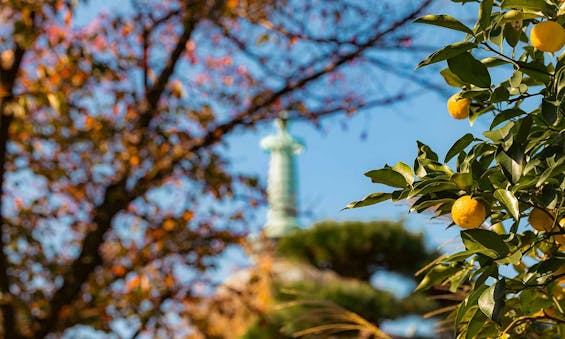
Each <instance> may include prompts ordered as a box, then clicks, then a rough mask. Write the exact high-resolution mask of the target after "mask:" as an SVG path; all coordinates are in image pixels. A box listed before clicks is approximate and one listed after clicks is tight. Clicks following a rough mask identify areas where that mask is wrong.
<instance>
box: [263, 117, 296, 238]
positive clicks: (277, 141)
mask: <svg viewBox="0 0 565 339" xmlns="http://www.w3.org/2000/svg"><path fill="white" fill-rule="evenodd" d="M288 125H289V123H288V117H287V115H286V113H284V112H283V113H281V114H280V117H279V118H278V119H277V120H276V121H275V126H276V128H277V131H276V132H275V133H274V134H271V135H269V136H267V137H265V138H263V140H261V147H262V148H263V149H266V150H267V151H268V152H270V153H271V161H270V164H269V179H268V186H267V196H268V202H269V210H268V212H267V223H266V224H265V227H264V229H263V231H264V235H265V236H266V237H267V238H269V239H279V238H281V237H283V236H285V235H288V234H289V233H291V232H292V231H293V230H296V229H298V228H300V225H299V224H298V221H297V203H296V200H297V199H296V186H297V180H296V165H295V161H294V155H295V154H298V153H300V152H302V150H303V149H304V146H303V143H302V142H300V141H298V140H297V139H295V138H293V137H292V136H291V135H290V134H289V133H288Z"/></svg>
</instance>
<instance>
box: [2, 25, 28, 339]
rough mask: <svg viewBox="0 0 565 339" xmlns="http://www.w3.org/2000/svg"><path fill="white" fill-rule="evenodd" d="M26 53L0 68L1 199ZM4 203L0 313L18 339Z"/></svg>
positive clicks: (9, 332)
mask: <svg viewBox="0 0 565 339" xmlns="http://www.w3.org/2000/svg"><path fill="white" fill-rule="evenodd" d="M32 21H33V14H32ZM25 52H26V50H25V49H24V48H23V47H22V46H21V45H20V44H16V45H15V47H14V50H13V54H14V58H13V62H12V65H10V67H9V68H8V69H3V68H2V67H0V87H1V88H2V89H4V91H5V92H6V95H5V96H4V97H3V98H0V196H4V179H5V174H6V160H7V146H8V141H9V129H10V124H11V123H12V120H13V117H14V116H13V114H12V112H9V106H10V104H13V103H14V93H13V90H14V85H15V82H16V78H17V75H18V72H19V70H20V66H21V63H22V60H23V58H24V54H25ZM3 203H4V199H0V310H1V313H2V314H1V315H2V318H3V320H2V322H3V328H4V336H5V337H6V338H19V334H18V331H17V328H16V323H15V312H14V307H13V300H12V298H14V296H13V295H12V293H11V292H10V277H9V274H8V267H9V262H8V258H7V256H6V252H4V250H5V243H4V241H5V240H6V239H5V236H4V234H7V233H8V232H7V231H8V230H7V227H8V224H7V223H6V222H5V220H4V214H3V210H4V206H3ZM6 237H7V236H6Z"/></svg>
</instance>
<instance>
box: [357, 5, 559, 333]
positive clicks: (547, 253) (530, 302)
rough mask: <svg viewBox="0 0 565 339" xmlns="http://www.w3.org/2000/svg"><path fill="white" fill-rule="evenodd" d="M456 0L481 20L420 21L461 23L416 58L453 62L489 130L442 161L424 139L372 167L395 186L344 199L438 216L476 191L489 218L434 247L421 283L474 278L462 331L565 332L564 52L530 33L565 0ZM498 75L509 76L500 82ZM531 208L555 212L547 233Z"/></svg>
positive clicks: (459, 318) (458, 83)
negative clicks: (404, 154)
mask: <svg viewBox="0 0 565 339" xmlns="http://www.w3.org/2000/svg"><path fill="white" fill-rule="evenodd" d="M453 2H458V3H462V4H466V3H479V4H478V6H477V8H478V15H477V22H476V24H475V25H474V27H472V28H471V27H468V26H467V25H465V24H463V23H462V22H460V21H458V20H457V19H455V18H453V17H450V16H448V15H426V16H424V17H422V18H420V19H418V20H416V22H419V23H423V24H430V25H436V26H441V27H444V28H447V29H451V30H455V31H458V32H463V33H465V36H464V38H463V40H462V41H460V42H457V43H454V44H451V45H448V46H445V47H444V48H442V49H440V50H438V51H436V52H434V53H432V54H431V55H430V56H428V57H427V58H426V59H424V60H423V61H422V62H421V63H420V64H419V65H418V67H423V66H426V65H430V64H433V63H438V62H442V61H446V63H447V66H448V67H447V68H445V69H443V70H442V71H441V72H440V73H441V75H442V76H443V77H444V79H445V80H446V82H447V84H448V85H451V86H454V87H457V88H459V89H460V90H461V96H462V97H464V98H470V99H472V102H473V103H472V106H471V114H470V116H469V121H470V123H471V124H472V123H473V122H474V121H475V119H476V118H477V117H479V116H481V115H484V114H487V113H489V114H491V115H492V122H491V124H490V128H489V130H488V131H485V132H484V133H483V137H481V138H478V137H475V136H473V135H472V134H466V135H464V136H463V137H461V138H460V139H459V140H457V141H456V142H455V143H454V144H453V146H452V147H451V148H450V149H449V151H448V152H447V154H446V156H445V158H444V159H443V161H440V159H439V157H438V155H437V154H436V153H434V152H433V151H432V150H431V149H430V147H428V146H427V145H425V144H423V143H421V142H418V156H417V158H416V159H415V161H414V166H413V167H412V168H410V167H409V166H407V165H406V164H404V163H401V162H400V163H398V164H397V165H395V166H393V167H390V166H385V167H384V168H382V169H377V170H373V171H370V172H368V173H366V176H368V177H369V178H370V179H371V181H372V182H375V183H380V184H385V185H388V186H390V187H392V188H393V189H392V191H390V192H378V193H373V194H371V195H369V196H367V197H366V198H365V199H363V200H361V201H357V202H353V203H351V204H349V205H348V206H347V207H348V208H355V207H361V206H367V205H372V204H375V203H380V202H383V201H387V200H392V201H393V202H396V201H400V200H408V201H410V202H411V208H410V210H411V211H416V212H418V213H420V212H424V211H427V210H433V211H434V212H435V215H436V216H442V215H447V214H449V213H450V212H451V207H452V205H453V203H454V201H455V200H456V199H458V198H459V197H461V196H464V195H471V196H473V197H474V198H477V199H479V200H480V201H481V202H482V203H483V204H484V205H485V206H486V207H487V211H488V213H487V214H488V218H487V221H486V222H485V224H484V225H483V227H481V228H480V229H472V230H465V231H462V232H461V239H462V242H463V244H464V246H465V250H464V251H462V252H459V253H455V254H453V255H450V256H442V257H440V258H438V260H437V262H436V265H435V266H433V267H431V268H430V269H429V270H428V272H427V274H426V276H425V277H424V279H423V280H422V282H421V284H420V286H419V287H418V288H419V289H425V288H428V287H431V286H433V285H435V284H438V283H445V284H447V285H449V286H450V288H451V289H452V290H455V289H457V288H458V287H459V286H460V285H462V284H470V285H471V290H470V292H469V294H468V296H467V298H466V299H465V301H463V302H462V303H461V304H460V305H459V307H458V308H457V309H456V310H455V311H454V312H453V313H452V314H451V315H450V317H451V319H452V320H453V322H454V324H455V326H456V328H457V330H458V331H457V332H458V334H459V336H460V337H462V338H473V337H494V336H497V335H499V334H500V335H524V334H525V333H526V332H528V331H544V333H546V334H547V335H559V336H561V337H565V326H564V325H563V324H565V320H564V319H565V303H564V302H563V294H564V293H563V286H560V285H559V280H560V278H562V276H563V267H565V253H563V251H562V246H563V245H565V240H564V239H565V237H564V236H563V234H565V230H564V228H563V226H565V225H560V224H559V223H560V220H561V219H563V218H564V217H565V195H564V192H563V191H564V189H565V174H564V173H565V155H564V153H565V103H564V100H563V99H564V95H565V78H564V76H563V74H564V73H565V53H564V54H561V55H558V56H556V55H552V54H549V53H544V52H542V51H539V50H536V49H535V48H534V47H533V46H531V45H530V41H529V38H528V32H529V31H530V30H531V28H532V27H533V26H534V25H535V24H537V23H539V22H542V21H547V20H551V21H555V22H558V23H559V24H561V25H563V24H564V23H565V5H563V4H562V3H561V2H560V1H558V0H483V1H475V0H453ZM485 56H486V58H484V57H485ZM480 57H483V59H480ZM491 74H492V75H493V76H491ZM494 75H496V78H500V77H504V79H505V80H503V81H501V82H499V83H493V80H492V79H493V78H495V76H494ZM452 159H455V161H454V162H451V163H452V164H453V165H450V164H449V162H450V161H451V160H452ZM535 207H537V208H541V209H543V210H544V211H546V212H548V213H550V214H552V215H553V216H554V217H553V220H554V221H553V226H552V228H551V230H550V231H549V232H538V231H535V230H534V229H533V228H532V227H531V226H530V225H529V221H527V216H528V215H529V214H530V212H531V211H532V209H533V208H535ZM495 231H496V232H495ZM560 270H561V271H560Z"/></svg>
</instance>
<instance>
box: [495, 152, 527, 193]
mask: <svg viewBox="0 0 565 339" xmlns="http://www.w3.org/2000/svg"><path fill="white" fill-rule="evenodd" d="M495 159H496V162H497V163H498V164H500V166H501V167H502V170H503V173H504V174H505V175H506V177H507V178H508V180H509V181H510V182H512V183H513V184H515V183H517V182H518V180H520V177H521V176H522V169H523V163H524V152H523V151H522V150H521V149H520V145H517V144H515V143H514V144H512V145H511V146H510V148H509V149H508V151H500V152H498V153H497V154H496V157H495Z"/></svg>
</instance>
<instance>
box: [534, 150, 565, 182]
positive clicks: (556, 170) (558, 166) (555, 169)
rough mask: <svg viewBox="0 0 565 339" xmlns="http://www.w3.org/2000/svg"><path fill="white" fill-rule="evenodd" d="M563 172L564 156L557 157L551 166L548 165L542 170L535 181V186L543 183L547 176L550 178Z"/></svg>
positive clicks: (564, 167) (564, 171) (564, 170)
mask: <svg viewBox="0 0 565 339" xmlns="http://www.w3.org/2000/svg"><path fill="white" fill-rule="evenodd" d="M563 173H565V157H564V156H562V157H561V158H559V160H557V161H556V162H555V163H554V164H553V165H552V166H550V167H549V168H547V169H546V170H545V171H543V173H542V174H541V176H540V177H539V180H538V181H537V183H536V187H540V186H542V185H543V184H545V183H546V182H547V180H548V179H549V178H552V177H554V176H556V175H561V174H563Z"/></svg>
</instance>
